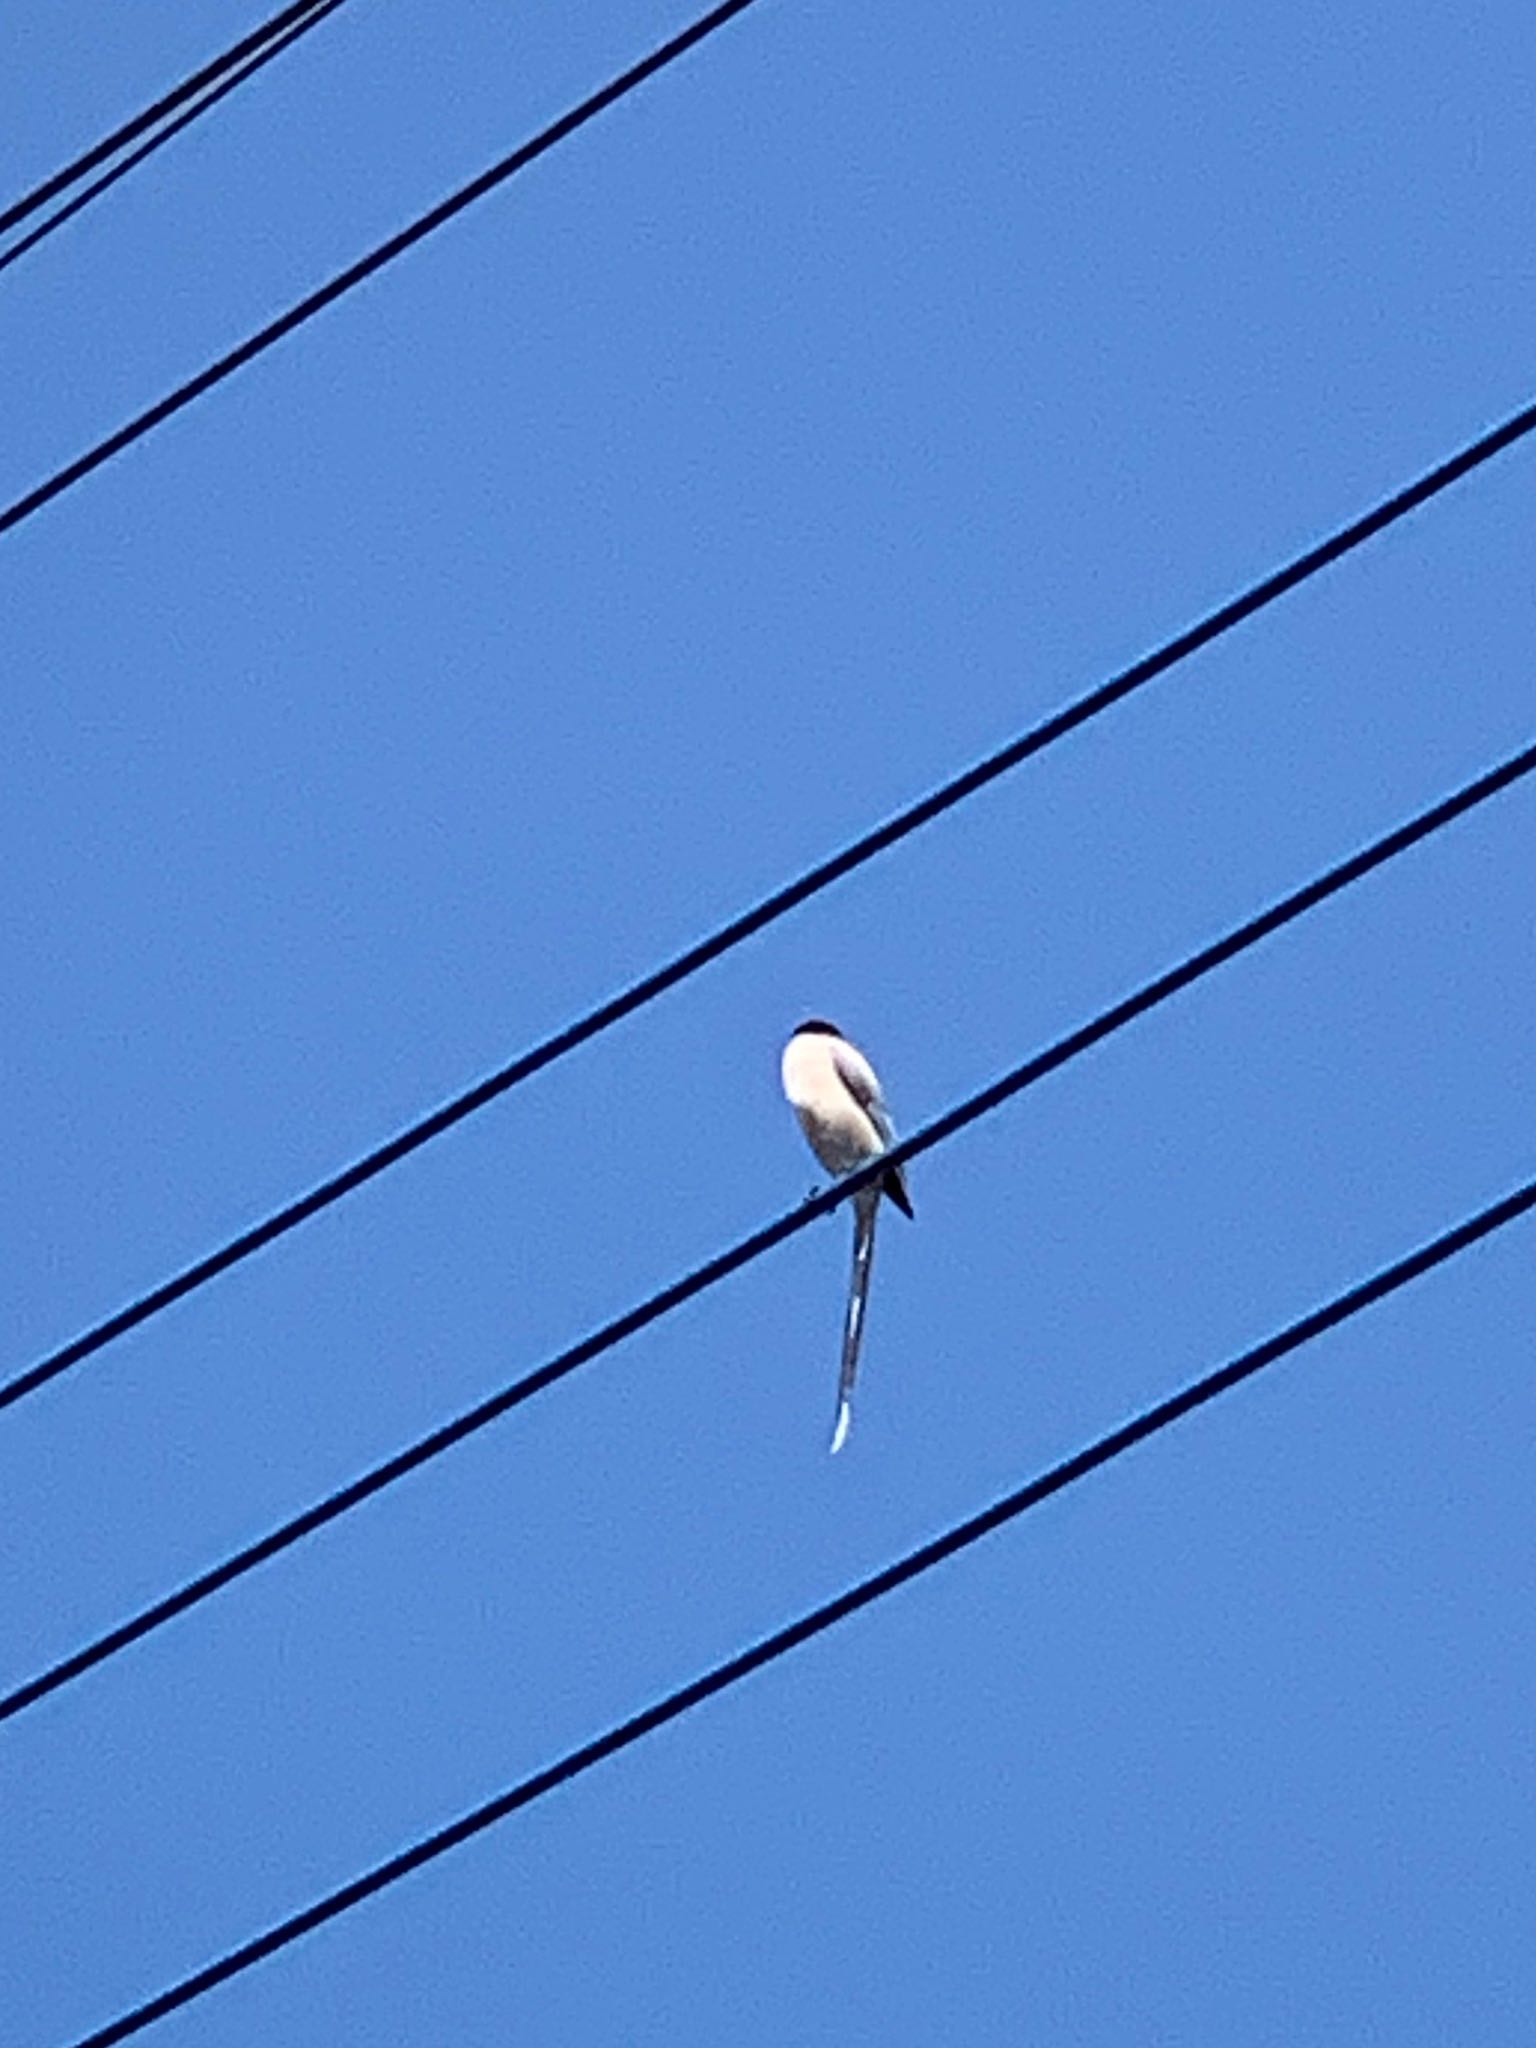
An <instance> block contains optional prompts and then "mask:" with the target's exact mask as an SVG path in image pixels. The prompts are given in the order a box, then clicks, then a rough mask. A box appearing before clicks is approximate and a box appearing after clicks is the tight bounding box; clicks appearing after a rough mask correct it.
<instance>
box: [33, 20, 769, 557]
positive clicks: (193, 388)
mask: <svg viewBox="0 0 1536 2048" xmlns="http://www.w3.org/2000/svg"><path fill="white" fill-rule="evenodd" d="M754 5H756V0H722V4H721V5H720V6H718V7H714V8H711V10H710V11H709V13H708V14H704V15H701V16H700V17H699V19H698V20H697V21H694V22H692V23H691V24H690V25H689V26H688V27H687V28H685V29H684V30H683V31H682V32H681V34H679V35H675V36H673V37H672V38H671V40H670V41H669V42H665V43H663V44H662V45H661V46H660V48H659V49H656V50H653V51H652V52H651V54H650V55H649V56H648V57H642V58H641V60H640V62H639V63H638V64H632V65H631V66H630V67H629V69H628V70H627V71H624V72H621V73H620V74H619V76H618V77H617V78H613V79H610V80H609V82H608V84H607V85H605V86H602V87H600V88H599V89H598V91H596V92H595V93H592V94H591V95H590V96H589V97H588V98H587V99H584V100H583V101H582V102H581V104H580V105H579V106H577V107H573V108H572V109H571V111H570V112H569V113H568V114H562V115H561V116H560V118H559V120H558V121H553V122H551V124H550V125H549V127H547V128H545V129H543V130H542V131H541V132H540V133H539V134H538V135H536V136H534V138H533V140H532V141H531V142H525V143H524V144H523V145H522V146H521V148H519V149H514V150H513V151H512V153H511V155H510V156H504V157H503V158H502V159H501V161H500V162H499V163H495V164H492V165H491V166H490V168H489V169H488V170H484V171H481V172H480V174H479V176H478V177H474V178H471V179H470V181H469V183H468V184H467V185H461V186H460V187H459V189H458V191H457V192H454V193H451V194H450V195H449V197H448V198H446V199H443V200H440V201H439V202H438V204H437V205H436V206H433V207H431V208H429V209H428V211H427V212H426V213H424V214H421V215H419V216H418V218H417V219H415V220H413V221H412V222H411V224H410V226H409V227H405V228H402V229H401V230H400V231H399V233H398V234H393V235H391V236H390V237H389V239H388V240H387V241H384V242H380V243H379V245H378V247H377V248H375V249H371V250H369V252H368V254H367V255H366V256H360V257H359V258H358V260H357V261H356V262H355V263H349V264H348V265H347V267H346V269H345V270H341V271H338V272H337V274H336V275H335V276H334V277H333V278H331V279H330V280H329V282H328V283H326V284H323V285H321V286H320V288H319V289H318V290H317V291H313V292H311V293H310V294H309V295H308V297H307V298H303V299H300V300H299V302H298V304H297V305H294V306H290V307H289V308H288V311H287V312H286V313H280V314H279V315H278V317H277V318H276V319H275V320H272V321H269V322H268V323H267V325H266V326H265V327H263V328H262V329H261V330H260V331H259V333H256V334H253V335H250V336H249V337H248V338H247V339H246V340H245V341H242V342H241V343H240V344H239V346H238V347H237V348H232V349H231V350H230V351H229V353H228V354H227V355H223V356H220V357H219V359H218V361H217V362H215V363H210V364H209V365H208V367H207V368H206V369H204V370H199V372H198V373H197V375H196V376H195V377H189V378H188V379H187V381H186V383H185V384H179V385H178V386H177V387H176V389H175V390H174V391H172V392H170V393H169V394H168V395H167V396H166V397H164V398H162V399H160V400H159V401H158V402H157V403H156V404H154V405H152V406H150V407H149V408H148V409H147V411H144V412H141V413H140V414H139V415H138V416H137V418H135V419H131V420H129V421H128V423H127V424H126V426H122V427H119V428H118V429H117V431H116V433H113V434H108V436H107V437H106V439H105V440H104V441H98V442H97V443H96V446H95V447H94V448H90V449H87V451H86V452H85V454H84V455H79V456H76V458H75V460H74V461H73V462H67V463H65V465H64V467H63V468H62V469H60V470H56V471H55V472H54V474H53V475H52V476H51V477H49V478H48V479H47V480H46V481H45V482H43V483H40V484H38V485H37V487H36V488H35V489H34V490H30V491H28V492H27V493H26V494H25V495H24V496H23V497H20V498H18V499H17V500H16V502H15V503H14V504H13V505H8V506H7V507H6V508H5V510H4V511H3V512H0V533H8V532H9V531H10V529H11V528H12V527H13V526H19V525H20V524H21V522H22V521H23V520H24V519H30V518H31V516H32V514H33V513H34V512H39V511H41V510H42V508H43V506H44V505H47V504H50V503H51V502H52V501H53V499H55V498H56V497H58V496H59V494H60V493H61V492H62V491H67V490H68V489H69V488H70V486H71V485H72V484H77V483H79V482H80V480H81V478H82V477H87V476H89V475H90V474H91V472H92V471H93V470H97V469H100V467H101V465H102V464H103V463H104V462H110V461H111V459H112V457H113V456H114V455H120V454H121V453H122V451H123V450H124V449H125V448H130V447H132V445H133V443H134V442H135V441H139V440H142V439H143V437H144V435H146V434H147V433H150V432H151V431H152V430H153V429H154V428H155V427H158V426H159V425H160V424H161V423H162V422H163V421H165V420H168V419H170V418H172V417H173V416H174V415H175V414H176V413H178V412H180V411H181V410H182V408H183V407H184V406H188V405H190V404H191V403H192V401H193V400H194V399H195V398H201V397H202V395H203V393H204V392H205V391H211V390H212V389H213V387H214V386H215V385H216V384H222V383H223V381H224V379H225V378H226V377H231V376H233V375H234V373H235V371H236V370H239V369H243V368H244V366H245V365H246V364H247V363H249V362H252V361H253V360H254V359H255V358H256V357H257V356H259V355H263V354H265V352H266V351H267V350H268V349H269V348H271V347H272V346H273V345H274V343H276V342H279V341H281V340H282V339H283V337H284V336H285V335H288V334H291V333H292V332H293V330H294V329H295V328H296V327H302V326H303V324H304V322H305V321H306V320H310V319H313V317H314V316H315V314H316V313H319V312H323V311H324V309H325V308H326V307H327V306H329V305H331V304H333V303H334V302H335V301H336V300H337V299H339V298H340V297H341V296H342V294H343V293H344V292H349V291H351V290H352V288H353V286H354V285H359V284H361V283H362V282H363V280H364V279H365V278H369V277H372V275H373V274H374V272H375V271H376V270H382V269H383V267H384V265H385V264H386V263H392V262H393V261H394V260H395V258H396V257H397V256H403V255H404V254H405V252H406V250H407V249H411V248H414V247H415V245H416V244H417V243H418V242H419V241H421V240H422V238H423V237H424V236H426V235H430V234H432V233H433V232H434V231H435V230H436V229H438V228H440V227H442V226H444V225H445V223H447V222H448V221H450V220H452V219H453V218H454V216H455V215H456V214H460V213H462V212H463V211H464V209H465V207H466V206H472V205H473V204H474V202H475V201H476V200H477V199H483V198H484V197H485V195H486V193H487V192H493V191H494V190H495V189H496V187H497V186H498V185H501V184H504V183H505V182H506V180H507V179H508V178H510V177H513V176H514V175H515V174H516V173H517V172H518V171H521V170H523V169H524V168H525V167H526V166H527V165H529V164H531V163H533V162H534V161H535V159H536V158H538V157H541V156H543V155H544V154H545V152H546V151H547V150H551V149H553V148H554V147H555V145H556V143H558V142H563V141H564V140H565V138H566V137H567V136H568V135H573V134H574V133H575V132H576V130H577V129H578V128H584V127H585V126H586V125H587V123H588V122H589V121H591V120H594V119H595V118H596V117H597V115H599V114H601V113H602V112H603V111H604V110H605V109H606V108H608V107H611V106H612V105H613V104H614V102H615V101H616V100H621V99H623V98H624V97H625V95H626V94H628V93H631V92H633V91H634V90H635V88H636V87H637V86H640V85H643V84H644V83H645V81H646V80H647V79H648V78H651V77H654V75H655V74H656V73H657V72H658V71H662V70H664V69H665V68H666V66H667V65H669V64H672V63H675V62H676V60H677V59H678V58H679V57H681V56H684V55H685V54H686V53H687V52H688V51H689V50H691V49H692V48H693V47H694V45H695V44H696V43H701V42H702V41H703V40H704V38H705V37H706V36H708V35H712V34H713V33H714V31H715V30H716V29H718V28H723V27H724V26H725V24H726V23H727V22H728V21H731V20H733V19H734V18H735V16H736V15H738V14H742V13H744V12H745V11H746V9H747V8H749V7H752V6H754Z"/></svg>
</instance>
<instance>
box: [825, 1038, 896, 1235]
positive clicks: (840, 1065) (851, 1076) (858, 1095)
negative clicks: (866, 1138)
mask: <svg viewBox="0 0 1536 2048" xmlns="http://www.w3.org/2000/svg"><path fill="white" fill-rule="evenodd" d="M832 1064H833V1066H834V1067H836V1069H837V1072H838V1075H839V1077H840V1079H841V1080H842V1083H843V1086H844V1087H845V1088H846V1089H847V1090H848V1093H849V1094H850V1095H851V1096H852V1097H853V1099H854V1101H855V1102H856V1103H857V1104H858V1105H859V1108H860V1109H862V1110H863V1112H864V1114H865V1115H866V1116H867V1117H868V1118H869V1120H870V1122H871V1123H872V1124H873V1125H874V1128H875V1135H876V1137H877V1138H878V1139H879V1140H880V1143H881V1145H882V1147H883V1148H884V1149H885V1150H886V1151H889V1150H890V1148H891V1146H892V1145H894V1144H895V1142H896V1126H895V1125H894V1124H893V1123H892V1122H891V1113H890V1111H889V1110H888V1109H887V1108H886V1106H885V1097H884V1095H883V1094H882V1093H881V1092H880V1083H879V1080H878V1079H877V1078H876V1075H875V1070H874V1068H873V1067H872V1066H871V1065H870V1064H869V1061H868V1060H867V1059H865V1057H864V1055H863V1054H862V1053H861V1052H860V1051H859V1050H858V1048H857V1047H856V1046H852V1045H849V1044H848V1042H847V1040H846V1039H844V1040H842V1041H841V1042H840V1043H839V1044H837V1045H834V1046H833V1048H832ZM883 1185H884V1188H885V1192H886V1193H887V1194H888V1195H889V1196H890V1198H891V1200H892V1201H893V1202H894V1203H895V1204H896V1206H897V1208H898V1209H899V1210H900V1211H901V1213H902V1214H903V1215H904V1216H910V1215H911V1214H912V1198H911V1196H910V1195H909V1194H908V1193H907V1176H906V1171H905V1169H904V1168H903V1167H900V1166H893V1167H892V1168H891V1170H890V1172H889V1173H888V1174H887V1175H886V1178H885V1181H884V1183H883Z"/></svg>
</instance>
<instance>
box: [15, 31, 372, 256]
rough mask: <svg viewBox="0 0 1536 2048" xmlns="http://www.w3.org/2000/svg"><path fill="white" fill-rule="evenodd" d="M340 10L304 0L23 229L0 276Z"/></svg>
mask: <svg viewBox="0 0 1536 2048" xmlns="http://www.w3.org/2000/svg"><path fill="white" fill-rule="evenodd" d="M342 5H344V0H319V4H318V5H317V4H315V0H310V6H311V9H312V11H311V12H309V13H307V14H305V15H304V16H303V18H302V19H301V20H299V21H297V22H295V23H294V24H293V26H292V27H291V28H289V29H287V30H285V32H284V33H283V34H281V35H278V36H275V37H273V38H272V40H271V41H270V42H266V43H264V44H263V45H262V46H261V48H260V49H259V50H257V51H256V53H255V55H254V56H252V57H248V58H247V59H246V61H245V62H244V63H243V64H239V65H237V66H236V67H235V68H234V69H233V70H232V71H229V72H227V73H225V74H224V76H223V77H221V78H220V80H219V82H218V83H217V84H216V85H214V86H213V87H212V89H211V90H210V91H208V92H207V93H205V94H204V96H203V97H202V98H201V99H199V100H194V101H193V103H192V105H191V106H189V107H187V108H186V109H185V110H184V111H183V112H181V113H180V114H178V115H177V116H176V118H175V119H174V120H172V121H167V122H166V124H165V126H164V127H163V128H158V129H156V131H155V132H154V134H153V135H151V136H150V138H149V140H148V141H147V142H142V143H140V145H139V147H138V148H137V149H133V150H130V151H129V152H128V154H127V156H125V157H123V158H122V159H121V160H120V161H119V162H118V163H115V164H114V165H113V166H112V168H111V170H109V171H104V172H103V173H102V175H101V176H100V177H99V178H97V179H95V180H94V181H93V182H92V183H91V184H89V185H87V186H86V187H85V189H84V191H83V192H77V193H75V195H74V197H73V198H71V199H66V200H65V201H64V203H63V204H62V205H61V206H58V207H56V208H55V209H54V211H53V212H52V213H50V214H49V215H48V216H47V218H46V219H45V220H41V221H39V222H38V224H37V226H36V227H35V228H32V229H29V231H28V232H27V233H26V234H24V235H23V236H22V237H21V238H20V240H18V241H15V242H12V244H11V245H10V247H9V248H8V249H5V250H3V251H0V271H4V270H9V268H10V267H11V265H12V264H13V263H15V262H17V261H18V260H19V259H20V258H21V257H23V256H25V255H26V253H27V251H28V250H29V249H35V248H36V247H37V245H38V243H39V242H45V241H47V239H48V237H49V236H50V235H51V234H53V233H55V232H56V230H57V229H59V228H61V227H63V225H64V223H65V222H66V221H68V220H73V219H74V217H75V215H76V214H77V213H80V212H82V211H83V210H84V209H85V208H86V207H87V206H89V205H90V203H91V201H92V200H93V199H99V198H100V197H101V195H102V193H103V192H108V191H110V190H111V188H112V187H113V186H114V185H115V184H116V183H117V182H118V180H119V179H120V178H126V177H127V175H128V173H129V172H130V171H131V170H134V169H136V168H137V166H138V165H140V164H141V163H143V162H144V161H145V159H146V158H148V157H152V156H153V155H154V154H155V151H156V150H157V149H160V148H162V147H163V146H164V145H165V144H166V143H167V142H169V141H170V140H171V139H172V137H173V136H176V135H179V134H180V133H181V131H182V130H183V129H184V128H190V127H191V125H192V123H193V122H194V121H197V120H200V119H201V117H202V116H203V115H204V114H206V113H207V112H208V110H209V108H210V107H216V106H217V105H218V103H219V101H220V100H222V99H224V98H225V97H226V96H227V95H228V94H230V93H232V92H234V91H235V89H236V88H237V87H238V86H242V85H244V84H245V82H246V80H247V79H248V78H254V77H255V76H256V73H257V72H258V71H261V70H263V69H264V68H265V66H267V65H268V64H270V63H271V61H272V59H273V58H274V57H280V56H281V55H282V53H283V52H284V50H287V49H291V48H292V46H293V45H294V44H295V43H296V42H297V41H298V40H299V38H300V37H301V36H305V35H308V33H309V31H310V30H311V29H312V28H314V27H316V26H317V24H318V23H320V22H322V21H323V20H324V19H325V17H326V16H327V15H328V14H334V13H335V12H336V9H337V8H338V7H340V6H342Z"/></svg>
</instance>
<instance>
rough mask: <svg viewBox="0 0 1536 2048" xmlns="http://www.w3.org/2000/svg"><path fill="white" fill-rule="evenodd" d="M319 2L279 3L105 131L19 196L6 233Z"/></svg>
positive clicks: (1, 226)
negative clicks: (149, 103) (260, 20)
mask: <svg viewBox="0 0 1536 2048" xmlns="http://www.w3.org/2000/svg"><path fill="white" fill-rule="evenodd" d="M315 4H316V0H292V4H291V5H289V6H287V7H281V8H279V9H278V11H277V13H276V14H274V15H271V16H269V18H268V19H267V20H266V21H264V22H263V23H262V24H261V26H260V27H259V28H254V29H252V31H251V33H250V34H249V35H248V36H242V37H241V39H240V41H239V42H238V43H235V44H233V45H232V46H231V47H230V48H229V49H227V50H225V51H224V52H223V53H222V54H221V55H220V56H217V57H214V58H211V59H210V60H209V62H208V63H206V64H204V65H203V66H202V67H201V69H200V70H197V71H194V72H193V73H192V74H191V76H190V77H187V78H184V79H183V80H182V81H181V83H180V85H176V86H173V87H172V88H171V90H170V91H169V92H167V93H164V94H162V96H161V97H160V98H159V99H158V100H156V101H155V103H154V105H153V106H151V107H145V108H144V110H143V112H142V113H138V114H135V115H134V116H133V118H132V119H131V120H128V121H125V122H124V123H123V125H122V126H121V127H120V128H115V129H114V130H113V131H112V133H111V134H110V135H106V136H103V137H102V139H101V141H100V142H96V143H93V144H92V145H91V147H90V148H89V149H87V150H85V151H83V152H82V154H81V155H79V156H77V157H76V158H75V159H74V161H73V162H72V163H67V164H66V165H65V166H64V168H63V169H62V170H60V171H55V172H53V174H52V175H51V176H50V177H47V178H45V179H44V180H43V182H42V183H41V184H40V185H36V186H34V187H33V189H32V190H31V191H30V192H27V193H24V194H23V195H22V197H21V198H20V199H18V200H15V201H14V202H13V203H12V204H11V205H10V206H8V207H6V209H5V210H4V212H3V213H0V235H5V234H9V233H10V231H11V229H12V228H14V227H19V226H20V225H21V223H22V222H23V221H24V220H29V219H30V218H31V216H32V215H33V214H34V213H40V212H41V211H42V209H43V208H44V207H45V206H46V205H47V204H48V202H49V201H50V200H51V199H57V198H58V196H59V194H60V193H61V192H65V191H67V190H68V189H69V187H70V186H71V185H74V184H78V183H79V181H80V179H82V178H84V177H87V176H88V175H89V174H90V173H91V172H92V171H94V170H95V169H96V167H97V166H98V165H99V164H104V163H105V162H106V161H107V159H108V158H109V157H113V156H116V154H117V152H118V151H119V150H120V149H125V148H126V147H127V145H128V144H129V143H130V142H136V141H137V140H138V138H139V137H140V136H141V135H143V134H144V133H145V132H146V131H147V130H148V129H151V128H153V127H155V126H156V125H157V124H158V123H159V122H161V121H163V120H164V119H165V117H166V115H167V114H173V113H175V111H176V109H177V108H178V107H180V106H183V105H185V103H186V102H187V101H188V100H189V99H195V98H196V96H197V95H198V94H199V93H200V92H202V91H203V90H204V89H205V88H206V87H208V86H210V85H212V84H214V83H215V82H216V81H217V80H218V79H220V78H222V77H223V76H224V74H225V72H226V71H230V70H232V69H233V68H234V67H235V66H236V65H237V64H242V63H243V62H244V61H245V59H246V58H247V57H249V56H251V55H253V54H254V52H255V51H257V50H259V49H261V48H262V46H263V45H264V44H266V43H268V42H270V41H271V40H272V39H273V38H274V37H276V36H281V35H283V34H285V33H286V32H287V30H288V29H289V28H290V27H292V26H293V25H294V24H295V23H296V22H298V21H300V20H301V19H302V17H303V16H305V15H307V14H308V13H309V12H310V10H311V9H312V8H313V7H314V6H315Z"/></svg>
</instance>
